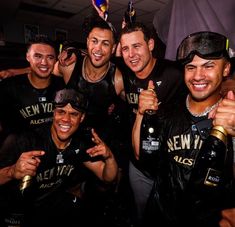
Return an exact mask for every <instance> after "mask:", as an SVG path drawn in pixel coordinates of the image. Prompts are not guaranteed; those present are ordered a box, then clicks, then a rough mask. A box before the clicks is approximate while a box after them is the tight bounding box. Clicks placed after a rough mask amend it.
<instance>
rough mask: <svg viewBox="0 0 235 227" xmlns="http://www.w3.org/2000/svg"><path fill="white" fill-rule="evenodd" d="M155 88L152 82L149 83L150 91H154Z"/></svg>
mask: <svg viewBox="0 0 235 227" xmlns="http://www.w3.org/2000/svg"><path fill="white" fill-rule="evenodd" d="M154 88H155V86H154V83H153V81H152V80H150V81H149V82H148V90H154Z"/></svg>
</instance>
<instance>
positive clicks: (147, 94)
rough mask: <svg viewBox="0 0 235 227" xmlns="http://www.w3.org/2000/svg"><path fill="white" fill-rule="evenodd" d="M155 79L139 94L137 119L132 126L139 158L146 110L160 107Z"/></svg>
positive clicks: (133, 139) (135, 149)
mask: <svg viewBox="0 0 235 227" xmlns="http://www.w3.org/2000/svg"><path fill="white" fill-rule="evenodd" d="M153 89H154V84H153V81H149V84H148V89H147V90H143V91H142V92H141V93H140V95H139V106H138V112H137V114H136V120H135V123H134V126H133V128H132V146H133V149H134V152H135V156H136V159H139V154H140V150H139V145H140V127H141V122H142V120H143V115H144V112H145V111H146V110H147V109H148V110H149V109H152V110H157V109H158V105H159V104H158V99H157V96H156V93H155V92H154V91H153Z"/></svg>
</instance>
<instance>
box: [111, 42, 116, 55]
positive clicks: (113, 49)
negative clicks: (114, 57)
mask: <svg viewBox="0 0 235 227" xmlns="http://www.w3.org/2000/svg"><path fill="white" fill-rule="evenodd" d="M116 46H117V44H114V45H113V48H112V54H114V53H115V51H116Z"/></svg>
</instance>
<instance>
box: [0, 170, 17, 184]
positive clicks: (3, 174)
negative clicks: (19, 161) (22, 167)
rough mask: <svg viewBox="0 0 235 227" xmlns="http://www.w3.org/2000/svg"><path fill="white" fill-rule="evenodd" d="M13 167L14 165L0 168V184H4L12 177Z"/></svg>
mask: <svg viewBox="0 0 235 227" xmlns="http://www.w3.org/2000/svg"><path fill="white" fill-rule="evenodd" d="M14 169H15V165H12V166H8V167H4V168H2V169H0V185H3V184H6V183H7V182H9V181H11V180H13V179H14Z"/></svg>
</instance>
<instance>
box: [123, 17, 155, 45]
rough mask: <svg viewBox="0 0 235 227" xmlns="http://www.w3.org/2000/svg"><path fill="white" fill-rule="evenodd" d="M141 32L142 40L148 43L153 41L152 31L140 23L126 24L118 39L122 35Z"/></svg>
mask: <svg viewBox="0 0 235 227" xmlns="http://www.w3.org/2000/svg"><path fill="white" fill-rule="evenodd" d="M136 31H141V32H143V34H144V40H145V41H146V42H148V41H149V40H150V39H154V31H153V30H152V29H150V28H148V27H147V26H145V25H144V24H143V23H141V22H138V21H137V22H134V23H127V24H126V26H125V27H124V28H123V29H122V30H121V33H120V36H119V39H120V38H121V37H122V35H124V34H129V33H132V32H136Z"/></svg>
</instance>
